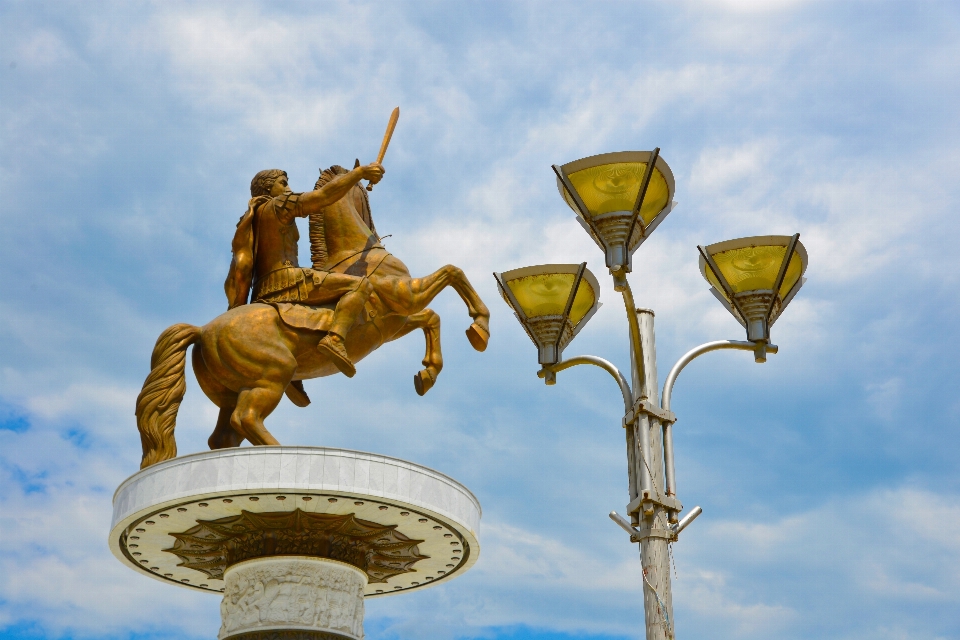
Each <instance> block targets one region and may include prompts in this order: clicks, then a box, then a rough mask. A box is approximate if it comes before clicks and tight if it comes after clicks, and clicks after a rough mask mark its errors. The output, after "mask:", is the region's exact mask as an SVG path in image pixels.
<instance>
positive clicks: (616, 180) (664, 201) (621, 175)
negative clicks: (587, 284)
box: [553, 149, 674, 290]
mask: <svg viewBox="0 0 960 640" xmlns="http://www.w3.org/2000/svg"><path fill="white" fill-rule="evenodd" d="M659 153H660V151H659V149H657V150H654V151H619V152H616V153H604V154H601V155H598V156H590V157H589V158H582V159H580V160H574V161H573V162H568V163H567V164H565V165H563V166H556V165H554V167H553V170H554V171H555V172H556V174H557V188H558V189H559V191H560V195H561V196H563V200H564V202H566V203H567V205H568V206H569V207H570V208H571V209H573V211H574V213H576V214H577V219H578V221H579V222H580V224H581V225H582V226H583V227H584V229H586V231H587V233H589V234H590V236H591V237H592V238H593V239H594V241H595V242H596V243H597V246H599V247H600V248H601V249H602V250H603V252H604V255H605V260H606V265H607V268H608V269H610V272H611V273H613V274H615V275H614V278H615V280H614V282H615V286H614V288H615V289H617V290H621V287H623V286H625V281H624V282H621V281H620V280H618V279H617V278H618V277H619V278H621V279H622V274H623V273H629V272H630V271H631V269H632V266H631V264H632V256H633V252H634V251H636V249H637V247H639V246H640V244H642V243H643V241H644V240H646V239H647V238H648V237H649V236H650V234H651V233H652V232H653V230H654V229H656V227H657V225H659V224H660V222H662V221H663V219H664V218H665V217H666V216H667V214H669V213H670V211H671V209H672V208H673V205H674V202H673V193H674V181H673V172H671V171H670V167H669V166H667V163H666V162H665V161H664V160H663V159H662V158H660V157H659ZM651 162H653V173H651V174H650V176H649V183H648V184H647V189H646V192H644V196H643V202H642V204H641V205H640V209H639V211H635V207H636V206H637V200H638V199H639V198H640V194H641V191H642V190H643V183H644V181H645V180H647V167H648V166H649V164H650V163H651ZM617 274H620V275H619V276H618V275H617ZM618 282H619V283H620V284H619V285H617V284H616V283H618Z"/></svg>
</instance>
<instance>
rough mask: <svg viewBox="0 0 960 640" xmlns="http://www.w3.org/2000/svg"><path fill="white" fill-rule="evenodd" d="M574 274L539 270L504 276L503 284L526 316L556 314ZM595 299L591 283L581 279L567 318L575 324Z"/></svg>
mask: <svg viewBox="0 0 960 640" xmlns="http://www.w3.org/2000/svg"><path fill="white" fill-rule="evenodd" d="M576 277H577V274H576V272H574V273H541V274H533V275H527V276H521V277H519V278H514V279H513V280H507V281H506V285H507V286H508V287H510V291H512V292H513V295H514V297H515V298H516V299H517V302H518V303H520V307H521V308H522V309H523V313H524V314H525V315H526V316H527V317H528V318H537V317H540V316H559V315H561V314H562V313H563V311H564V309H565V308H566V306H567V302H568V300H569V298H570V289H571V288H572V287H573V282H574V280H575V279H576ZM596 301H597V294H596V291H595V289H594V287H593V286H591V284H590V283H589V282H583V281H581V283H580V286H579V287H578V288H577V293H576V295H574V297H573V305H572V306H571V307H570V322H572V323H573V324H577V323H578V322H580V321H581V320H583V316H585V315H587V312H588V311H590V309H591V308H592V307H593V305H594V303H595V302H596ZM508 302H509V301H508Z"/></svg>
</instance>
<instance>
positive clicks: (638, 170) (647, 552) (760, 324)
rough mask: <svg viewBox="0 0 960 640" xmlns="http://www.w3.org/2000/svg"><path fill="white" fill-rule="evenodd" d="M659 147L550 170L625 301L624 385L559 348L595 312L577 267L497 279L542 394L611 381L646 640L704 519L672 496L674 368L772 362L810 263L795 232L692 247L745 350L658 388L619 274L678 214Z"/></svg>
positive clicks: (591, 288)
mask: <svg viewBox="0 0 960 640" xmlns="http://www.w3.org/2000/svg"><path fill="white" fill-rule="evenodd" d="M659 152H660V150H659V149H655V150H654V151H652V152H646V151H627V152H620V153H607V154H603V155H599V156H592V157H590V158H584V159H582V160H576V161H574V162H571V163H568V164H565V165H563V166H556V165H555V166H554V167H553V169H554V172H555V173H556V174H557V182H558V186H559V188H560V193H561V195H562V196H563V198H564V200H565V201H566V203H567V204H568V205H569V206H570V208H571V209H573V211H574V212H575V213H576V214H577V221H578V222H579V223H580V224H581V226H582V227H583V228H584V229H585V230H586V231H587V233H589V234H590V236H591V237H592V238H593V239H594V241H595V242H596V243H597V245H598V246H599V247H600V249H601V250H602V251H603V252H604V258H605V262H606V267H607V269H608V270H609V272H610V275H611V276H612V278H613V284H614V290H615V291H618V292H620V293H621V294H622V296H623V301H624V306H625V308H626V312H627V321H628V325H629V339H630V374H631V380H630V381H628V380H627V378H626V377H625V376H624V375H623V374H622V373H621V372H620V370H619V369H617V367H616V366H614V365H613V364H612V363H611V362H609V361H607V360H604V359H603V358H598V357H596V356H577V357H574V358H568V359H565V360H563V359H561V358H562V353H563V349H564V347H566V346H567V345H568V344H569V343H570V342H571V341H572V340H573V338H574V337H575V336H576V335H577V333H579V331H580V330H581V329H582V328H583V327H584V325H585V324H586V323H587V321H588V320H589V319H590V318H591V317H592V316H593V314H594V312H595V311H596V310H597V309H598V308H599V306H600V302H599V298H600V287H599V284H598V283H597V280H596V278H595V277H594V276H593V274H592V273H591V272H590V271H589V270H588V269H587V268H586V263H583V264H580V265H569V264H563V265H538V266H534V267H524V268H521V269H514V270H512V271H506V272H503V273H495V274H494V277H495V278H496V280H497V284H498V285H499V288H500V293H501V295H502V296H503V299H504V300H505V301H506V302H507V304H509V305H510V307H511V308H512V309H513V310H514V313H515V315H516V317H517V320H519V321H520V324H521V325H522V326H523V328H524V330H525V331H526V332H527V335H529V336H530V339H531V340H533V343H534V344H535V345H536V346H537V350H538V354H539V362H540V364H541V367H542V368H541V369H540V371H539V372H538V374H537V375H539V376H540V377H541V378H543V379H544V380H545V382H546V383H547V384H548V385H552V384H555V383H556V375H557V373H559V372H560V371H563V370H564V369H568V368H570V367H573V366H576V365H580V364H590V365H594V366H597V367H600V368H602V369H603V370H605V371H607V372H608V373H609V374H610V375H611V376H612V377H613V378H614V380H616V382H617V385H618V386H619V388H620V392H621V395H622V397H623V405H624V417H623V427H624V429H625V431H626V441H627V476H628V485H629V490H630V503H629V504H628V505H627V507H626V511H627V514H628V516H629V517H630V520H627V519H625V518H623V517H621V516H619V515H618V514H617V513H616V512H611V514H610V518H611V519H612V520H613V521H614V522H616V523H617V524H618V525H619V526H620V527H622V528H623V529H624V530H625V531H626V532H627V533H628V534H629V535H630V540H631V542H639V543H640V553H641V563H642V573H641V577H642V580H643V583H644V613H645V620H646V637H647V639H648V640H668V639H672V638H674V625H673V598H672V592H671V585H670V574H669V549H668V545H669V544H670V543H672V542H674V541H676V540H677V538H678V536H679V534H680V532H681V531H683V530H684V529H685V528H686V527H687V526H688V525H689V524H690V523H691V522H692V521H693V520H694V519H695V518H696V517H697V516H698V515H700V513H701V512H702V510H701V509H700V507H694V508H693V509H691V510H690V511H689V512H688V513H687V514H686V515H685V516H684V517H683V518H680V514H681V513H682V512H683V505H682V504H681V503H680V501H679V500H678V499H677V497H676V473H675V469H674V456H673V431H672V426H673V424H674V423H675V422H676V416H675V415H674V414H673V412H672V411H671V410H670V398H671V395H672V392H673V386H674V384H675V382H676V379H677V376H678V375H679V374H680V371H681V370H682V369H683V368H684V367H685V366H686V365H687V364H689V363H690V362H691V361H693V360H694V359H695V358H696V357H698V356H700V355H702V354H704V353H708V352H710V351H716V350H719V349H739V350H747V351H753V353H754V358H755V360H756V361H757V362H765V361H766V356H767V354H768V353H777V350H778V348H777V346H776V345H773V344H771V343H770V327H771V326H772V325H773V323H774V322H775V321H776V320H777V319H778V318H779V317H780V315H781V314H782V313H783V310H784V309H785V308H786V306H787V304H789V302H790V301H791V300H792V299H793V297H794V296H795V295H796V293H797V291H798V290H799V289H800V287H801V286H802V285H803V283H804V278H803V272H804V271H805V270H806V267H807V254H806V251H805V249H804V248H803V245H802V244H800V241H799V234H797V235H794V236H792V237H790V236H759V237H754V238H740V239H737V240H729V241H727V242H721V243H718V244H713V245H710V246H708V247H705V248H704V247H699V250H700V254H701V257H700V268H701V271H702V273H703V275H704V277H705V278H706V279H707V281H708V282H709V283H710V284H711V286H712V291H713V292H714V294H715V295H716V296H717V298H718V299H719V300H720V302H721V303H723V305H724V306H725V307H726V308H727V309H728V310H729V311H730V312H731V314H733V316H734V318H736V319H737V321H738V322H740V323H741V324H742V325H743V326H744V328H745V329H746V330H747V341H746V342H744V341H735V340H721V341H715V342H708V343H706V344H703V345H700V346H699V347H696V348H695V349H692V350H690V351H689V352H687V353H686V354H684V356H683V357H682V358H680V360H679V361H678V362H677V363H676V364H675V365H674V366H673V368H672V369H671V370H670V372H669V374H668V375H667V378H666V380H665V382H664V385H663V393H662V395H661V394H660V392H659V389H658V380H657V363H656V345H655V339H654V328H653V318H654V314H653V311H650V310H648V309H638V308H637V307H636V305H635V303H634V300H633V293H632V291H631V289H630V283H629V281H628V280H627V274H628V273H630V271H631V270H632V256H633V253H634V251H636V249H637V248H638V247H639V246H640V244H642V243H643V242H644V240H646V239H647V238H648V237H649V235H650V233H652V232H653V230H654V229H655V228H656V227H657V225H659V224H660V222H662V221H663V219H664V218H665V217H666V216H667V214H669V213H670V211H671V210H672V209H673V207H674V206H675V204H676V203H675V202H674V201H673V194H674V180H673V174H672V172H671V171H670V168H669V166H667V164H666V162H665V161H664V160H663V159H662V158H660V157H659V156H660V153H659Z"/></svg>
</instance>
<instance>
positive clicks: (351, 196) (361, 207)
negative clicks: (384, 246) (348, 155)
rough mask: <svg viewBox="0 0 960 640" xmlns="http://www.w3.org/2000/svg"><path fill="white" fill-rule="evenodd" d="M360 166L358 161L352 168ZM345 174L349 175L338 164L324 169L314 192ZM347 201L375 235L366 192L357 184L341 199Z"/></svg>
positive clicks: (375, 229)
mask: <svg viewBox="0 0 960 640" xmlns="http://www.w3.org/2000/svg"><path fill="white" fill-rule="evenodd" d="M359 166H360V161H359V160H357V161H356V164H355V166H354V169H356V168H357V167H359ZM345 173H349V171H347V170H346V169H344V168H343V167H341V166H340V165H338V164H335V165H333V166H332V167H330V168H329V169H324V170H323V171H321V172H320V177H319V178H317V183H316V184H315V185H313V188H314V190H316V189H319V188H320V187H322V186H323V185H325V184H327V183H328V182H330V181H331V180H333V179H334V178H335V177H336V176H342V175H343V174H345ZM343 199H344V200H347V201H348V202H349V204H352V205H353V208H354V209H355V210H356V212H357V215H359V216H360V219H361V220H363V222H364V224H366V225H367V226H368V227H369V228H370V231H373V232H374V233H376V231H377V228H376V227H375V226H374V224H373V216H372V214H371V213H370V198H369V197H368V196H367V190H366V189H364V188H363V185H361V184H360V183H359V182H358V183H357V184H356V185H355V186H354V187H353V189H351V190H350V193H348V194H347V195H346V196H344V198H343Z"/></svg>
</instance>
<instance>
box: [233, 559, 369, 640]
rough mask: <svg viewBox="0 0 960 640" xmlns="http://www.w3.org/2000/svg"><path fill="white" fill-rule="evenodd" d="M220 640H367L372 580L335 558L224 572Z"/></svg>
mask: <svg viewBox="0 0 960 640" xmlns="http://www.w3.org/2000/svg"><path fill="white" fill-rule="evenodd" d="M224 582H225V588H224V594H223V602H222V603H221V605H220V616H221V619H222V622H223V624H222V626H221V627H220V634H219V638H220V640H362V639H363V591H364V589H365V588H366V586H367V576H366V574H365V573H364V572H362V571H360V570H359V569H357V568H356V567H354V566H352V565H348V564H345V563H342V562H337V561H335V560H326V559H321V558H307V557H296V556H272V557H266V558H255V559H252V560H246V561H244V562H240V563H238V564H235V565H233V566H231V567H230V568H229V569H227V571H226V572H225V574H224Z"/></svg>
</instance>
